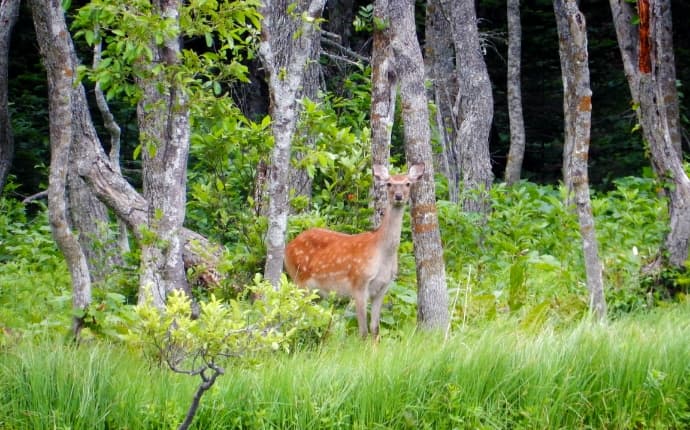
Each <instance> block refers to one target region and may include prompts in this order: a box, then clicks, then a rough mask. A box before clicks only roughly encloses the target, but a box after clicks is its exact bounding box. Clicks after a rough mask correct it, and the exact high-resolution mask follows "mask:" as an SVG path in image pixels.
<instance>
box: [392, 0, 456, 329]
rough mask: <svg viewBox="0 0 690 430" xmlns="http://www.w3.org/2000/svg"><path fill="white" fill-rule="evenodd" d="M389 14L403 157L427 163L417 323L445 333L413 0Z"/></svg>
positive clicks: (417, 200)
mask: <svg viewBox="0 0 690 430" xmlns="http://www.w3.org/2000/svg"><path fill="white" fill-rule="evenodd" d="M389 14H390V15H389V16H390V26H391V48H392V50H393V55H394V58H395V70H396V71H397V75H398V77H399V81H400V100H401V105H402V120H403V127H404V132H405V154H406V156H407V161H408V163H409V164H416V163H424V165H425V172H424V176H423V177H422V179H421V180H419V181H418V182H417V184H416V186H415V187H414V188H413V189H412V239H413V242H414V253H415V259H416V262H417V321H418V324H419V325H420V326H421V327H423V328H429V329H446V327H447V325H448V322H449V315H448V290H447V288H446V271H445V263H444V261H443V245H442V244H441V233H440V230H439V224H438V214H437V212H436V191H435V188H434V169H433V156H432V153H431V142H430V130H429V110H428V103H427V99H426V90H425V88H424V61H423V59H422V51H421V49H420V47H419V42H418V41H417V34H416V31H415V28H416V27H415V19H414V0H391V1H390V8H389Z"/></svg>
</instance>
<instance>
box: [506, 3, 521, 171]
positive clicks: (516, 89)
mask: <svg viewBox="0 0 690 430" xmlns="http://www.w3.org/2000/svg"><path fill="white" fill-rule="evenodd" d="M507 3H508V8H507V9H508V78H507V81H508V83H507V86H508V119H509V122H510V149H509V150H508V161H507V163H506V170H505V181H506V183H507V184H514V183H516V182H518V181H519V180H520V173H521V172H522V161H523V160H524V158H525V121H524V118H523V116H522V85H521V83H520V64H521V61H520V56H521V54H522V26H521V24H520V0H508V2H507Z"/></svg>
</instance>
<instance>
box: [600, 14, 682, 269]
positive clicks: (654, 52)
mask: <svg viewBox="0 0 690 430" xmlns="http://www.w3.org/2000/svg"><path fill="white" fill-rule="evenodd" d="M609 3H610V6H611V12H612V14H613V21H614V24H615V27H616V35H617V38H618V45H619V47H620V51H621V56H622V58H623V66H624V69H625V75H626V78H627V79H628V86H629V87H630V93H631V95H632V98H633V102H634V105H637V106H639V108H638V109H637V110H636V112H637V118H638V121H639V123H640V125H641V126H642V133H643V137H644V140H645V141H646V142H647V143H648V144H649V149H650V155H651V162H652V168H653V169H654V172H655V174H656V176H657V178H658V179H659V181H660V182H661V185H662V186H663V187H664V190H665V191H666V195H667V196H668V198H669V216H670V221H669V225H670V230H669V232H668V234H667V236H666V239H665V241H664V246H663V249H662V252H661V253H660V260H664V261H665V262H668V263H669V264H670V265H671V266H673V267H676V268H683V267H684V263H685V261H686V260H687V259H688V244H689V243H690V179H688V175H687V174H686V173H685V170H684V169H683V160H682V154H681V151H680V148H681V139H680V133H679V131H678V124H679V117H678V93H677V90H676V88H675V79H676V77H675V59H674V57H673V49H672V46H671V45H672V42H671V40H672V39H671V36H672V34H673V33H672V29H671V5H670V1H668V0H659V1H655V2H649V0H640V3H641V4H642V9H644V8H645V7H646V8H647V9H648V11H649V13H648V14H646V15H641V16H640V17H639V18H640V20H641V22H640V26H639V29H641V30H643V31H638V29H637V28H636V27H635V26H634V25H633V24H632V23H633V20H632V19H633V17H635V15H636V14H635V11H634V10H633V8H632V6H631V5H630V4H629V3H627V2H626V1H624V0H610V2H609ZM647 18H648V19H649V22H645V21H646V19H647ZM644 29H648V32H645V31H644ZM641 37H642V38H644V39H645V46H646V47H648V49H644V50H643V49H641V45H642V43H641V40H640V38H641ZM645 64H648V65H649V72H646V70H647V67H646V66H645ZM640 65H642V67H640Z"/></svg>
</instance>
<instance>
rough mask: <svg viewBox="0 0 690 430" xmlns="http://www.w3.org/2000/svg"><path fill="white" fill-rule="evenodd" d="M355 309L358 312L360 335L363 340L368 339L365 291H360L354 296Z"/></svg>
mask: <svg viewBox="0 0 690 430" xmlns="http://www.w3.org/2000/svg"><path fill="white" fill-rule="evenodd" d="M354 299H355V308H356V310H357V325H358V326H359V334H360V336H362V337H363V338H366V337H367V334H368V332H367V295H366V292H365V291H358V292H356V294H355V295H354Z"/></svg>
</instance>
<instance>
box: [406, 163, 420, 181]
mask: <svg viewBox="0 0 690 430" xmlns="http://www.w3.org/2000/svg"><path fill="white" fill-rule="evenodd" d="M423 174H424V163H417V164H413V165H412V166H410V170H409V171H408V172H407V176H408V177H409V178H410V180H411V181H412V182H416V181H418V180H419V178H421V177H422V175H423Z"/></svg>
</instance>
